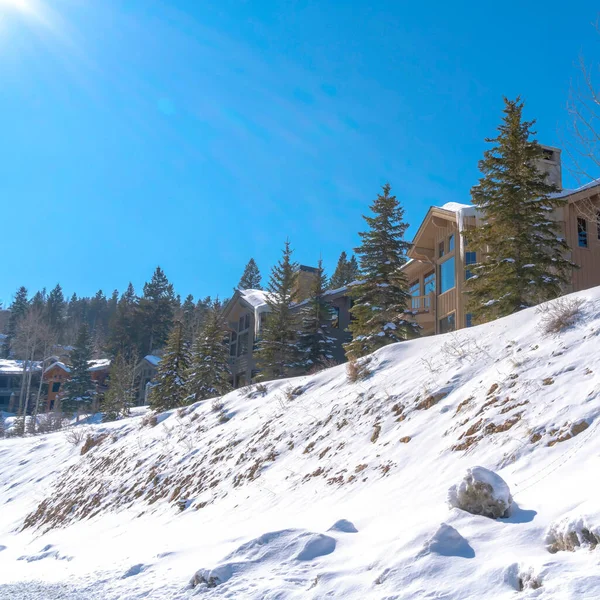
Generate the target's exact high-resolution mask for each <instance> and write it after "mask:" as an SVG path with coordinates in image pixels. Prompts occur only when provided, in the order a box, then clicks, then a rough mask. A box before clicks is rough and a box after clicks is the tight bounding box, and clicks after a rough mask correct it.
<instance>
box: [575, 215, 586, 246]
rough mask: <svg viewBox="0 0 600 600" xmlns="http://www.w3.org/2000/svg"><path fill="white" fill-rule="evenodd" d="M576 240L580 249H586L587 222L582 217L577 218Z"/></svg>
mask: <svg viewBox="0 0 600 600" xmlns="http://www.w3.org/2000/svg"><path fill="white" fill-rule="evenodd" d="M577 240H578V241H579V247H580V248H587V247H588V237H587V221H586V220H585V219H583V218H582V217H577Z"/></svg>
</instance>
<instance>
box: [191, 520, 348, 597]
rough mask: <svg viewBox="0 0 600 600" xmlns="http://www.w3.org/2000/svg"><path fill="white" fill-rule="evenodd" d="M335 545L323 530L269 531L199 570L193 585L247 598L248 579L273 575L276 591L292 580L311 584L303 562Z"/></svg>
mask: <svg viewBox="0 0 600 600" xmlns="http://www.w3.org/2000/svg"><path fill="white" fill-rule="evenodd" d="M335 548H336V540H335V539H334V538H333V537H331V536H328V535H324V534H322V533H313V532H310V531H303V530H299V529H284V530H281V531H272V532H268V533H265V534H263V535H261V536H259V537H257V538H255V539H253V540H250V541H249V542H246V543H245V544H242V545H241V546H240V547H239V548H237V550H234V551H233V552H232V553H231V554H229V555H228V556H226V557H225V558H224V560H223V561H222V562H221V563H220V564H218V565H217V566H215V567H214V568H212V569H199V570H198V571H196V573H195V574H194V576H193V577H192V579H191V580H190V586H191V587H193V588H196V587H199V588H201V589H202V588H205V589H209V588H214V587H217V586H219V587H221V586H224V587H223V594H226V593H236V594H238V595H237V596H235V597H245V596H243V594H244V593H245V592H246V591H247V588H246V586H247V585H248V582H251V581H255V580H257V579H263V578H264V579H265V580H266V579H267V578H270V579H271V580H272V581H270V582H269V587H270V588H271V589H272V590H273V591H275V590H278V589H284V588H285V587H286V585H287V584H288V583H292V582H295V583H298V582H302V584H303V585H304V584H306V585H309V579H308V578H307V577H306V568H305V567H303V566H302V564H303V563H305V562H307V561H314V560H316V559H318V558H321V557H323V556H327V555H329V554H332V553H333V552H334V551H335ZM267 574H268V576H267ZM271 586H272V587H271ZM279 586H281V588H280V587H279ZM263 589H264V588H263Z"/></svg>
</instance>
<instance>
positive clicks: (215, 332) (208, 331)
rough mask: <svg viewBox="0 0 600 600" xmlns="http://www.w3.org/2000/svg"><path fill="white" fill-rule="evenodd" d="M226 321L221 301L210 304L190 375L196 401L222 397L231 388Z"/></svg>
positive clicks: (189, 387)
mask: <svg viewBox="0 0 600 600" xmlns="http://www.w3.org/2000/svg"><path fill="white" fill-rule="evenodd" d="M227 336H228V332H227V324H226V323H225V320H224V319H223V313H222V306H221V303H220V302H219V301H218V300H216V301H215V302H214V304H213V305H212V306H211V307H210V309H209V311H208V314H207V317H206V320H205V323H204V327H203V328H202V330H201V331H200V333H199V334H198V335H197V336H196V340H195V342H194V346H193V350H192V360H191V365H190V371H189V375H188V381H187V385H188V393H189V394H190V395H191V396H193V398H194V400H195V401H198V400H205V399H206V398H213V397H214V396H222V395H223V394H226V393H227V392H228V391H230V390H231V383H230V379H231V369H230V368H229V344H228V343H227Z"/></svg>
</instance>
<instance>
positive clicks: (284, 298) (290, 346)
mask: <svg viewBox="0 0 600 600" xmlns="http://www.w3.org/2000/svg"><path fill="white" fill-rule="evenodd" d="M297 271H298V266H297V264H296V263H294V262H292V249H291V248H290V242H289V241H286V242H285V248H284V250H283V256H282V258H281V260H280V261H279V263H278V264H277V265H275V266H274V267H273V268H272V270H271V276H270V278H269V287H268V292H269V293H268V294H267V297H266V300H267V305H268V307H269V313H268V315H267V317H266V319H265V323H264V325H263V330H262V339H261V340H260V341H259V343H258V351H257V352H256V361H257V365H258V367H259V369H260V375H259V379H261V380H270V379H279V378H282V377H286V375H288V373H289V371H290V369H291V368H292V367H294V366H298V365H299V358H300V357H299V352H298V347H297V345H296V341H297V334H298V325H299V323H298V314H297V313H296V312H294V311H292V306H291V304H292V302H294V300H295V293H296V280H297Z"/></svg>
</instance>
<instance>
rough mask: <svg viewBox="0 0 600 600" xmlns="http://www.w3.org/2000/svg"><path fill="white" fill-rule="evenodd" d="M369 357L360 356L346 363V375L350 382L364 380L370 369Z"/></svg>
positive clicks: (369, 373)
mask: <svg viewBox="0 0 600 600" xmlns="http://www.w3.org/2000/svg"><path fill="white" fill-rule="evenodd" d="M370 362H371V359H370V358H361V359H357V360H351V361H350V362H349V363H348V364H347V365H346V375H347V376H348V381H349V382H350V383H357V382H358V381H364V380H365V379H366V378H367V377H369V375H371V373H372V371H371V369H369V363H370Z"/></svg>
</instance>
